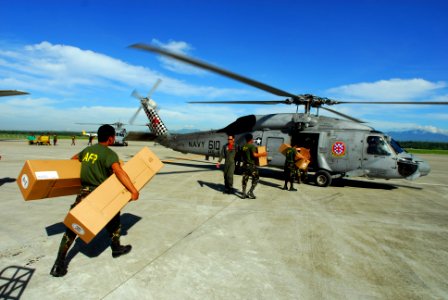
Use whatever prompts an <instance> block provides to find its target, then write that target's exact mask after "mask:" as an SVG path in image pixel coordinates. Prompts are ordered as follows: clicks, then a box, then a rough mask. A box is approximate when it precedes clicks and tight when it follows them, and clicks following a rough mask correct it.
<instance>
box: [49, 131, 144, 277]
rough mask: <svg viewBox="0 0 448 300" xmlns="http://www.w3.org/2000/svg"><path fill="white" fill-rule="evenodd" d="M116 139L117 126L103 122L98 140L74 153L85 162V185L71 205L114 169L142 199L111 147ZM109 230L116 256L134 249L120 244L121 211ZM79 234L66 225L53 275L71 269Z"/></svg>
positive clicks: (82, 170)
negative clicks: (70, 257) (72, 249)
mask: <svg viewBox="0 0 448 300" xmlns="http://www.w3.org/2000/svg"><path fill="white" fill-rule="evenodd" d="M114 142H115V129H114V128H113V127H112V126H110V125H102V126H101V127H100V128H99V129H98V144H96V145H93V146H89V147H87V148H85V149H84V150H82V151H81V152H80V153H79V154H76V155H75V156H73V157H72V159H78V160H79V161H80V162H81V174H80V175H81V176H80V177H81V184H82V189H81V192H80V193H79V195H78V196H77V197H76V200H75V203H73V205H72V206H71V208H73V207H75V206H76V205H77V204H78V203H79V202H81V201H82V200H83V199H84V198H85V197H87V196H88V195H89V194H90V193H91V192H92V191H93V190H95V188H96V187H98V186H99V185H100V184H101V183H102V182H103V181H105V180H106V179H107V178H108V177H109V176H110V175H112V173H115V175H116V176H117V178H118V180H119V181H120V182H121V183H122V184H123V185H124V186H125V187H126V188H127V189H128V190H129V192H131V201H133V200H137V199H138V197H139V192H138V190H137V189H136V188H135V186H134V185H133V184H132V181H131V179H130V178H129V176H128V174H127V173H126V172H125V171H124V170H123V169H122V168H121V165H120V161H119V159H118V155H117V154H116V153H115V152H114V151H112V150H111V149H110V148H109V147H108V146H110V145H113V144H114ZM106 230H107V231H108V232H109V236H110V238H111V248H112V257H114V258H115V257H119V256H121V255H123V254H127V253H129V252H130V251H131V249H132V246H131V245H126V246H123V245H121V244H120V236H121V222H120V212H118V214H117V215H116V216H115V217H113V218H112V220H111V221H110V222H109V223H108V224H107V225H106ZM75 238H76V234H75V233H74V232H73V231H71V230H70V229H69V228H66V231H65V234H64V235H63V236H62V240H61V244H60V246H59V251H58V255H57V258H56V262H55V263H54V266H53V268H52V269H51V272H50V274H51V275H53V276H55V277H61V276H64V275H65V274H66V273H67V266H66V262H65V257H66V255H67V252H68V249H69V248H70V246H71V245H72V243H73V242H74V241H75Z"/></svg>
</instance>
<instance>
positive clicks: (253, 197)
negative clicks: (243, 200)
mask: <svg viewBox="0 0 448 300" xmlns="http://www.w3.org/2000/svg"><path fill="white" fill-rule="evenodd" d="M254 188H255V187H254V186H252V188H251V189H250V191H249V193H248V194H247V196H248V197H249V198H250V199H256V198H257V197H255V195H254Z"/></svg>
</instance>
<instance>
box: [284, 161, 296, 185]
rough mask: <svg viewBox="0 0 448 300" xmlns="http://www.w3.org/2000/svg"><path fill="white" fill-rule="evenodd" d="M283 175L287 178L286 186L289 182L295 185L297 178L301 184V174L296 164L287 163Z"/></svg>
mask: <svg viewBox="0 0 448 300" xmlns="http://www.w3.org/2000/svg"><path fill="white" fill-rule="evenodd" d="M283 175H284V177H285V184H286V183H287V182H291V183H293V182H294V179H295V178H297V179H298V180H299V183H300V172H299V169H298V168H297V167H296V165H295V164H294V163H285V166H284V168H283Z"/></svg>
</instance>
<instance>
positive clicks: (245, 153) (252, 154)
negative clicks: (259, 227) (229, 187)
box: [242, 133, 268, 199]
mask: <svg viewBox="0 0 448 300" xmlns="http://www.w3.org/2000/svg"><path fill="white" fill-rule="evenodd" d="M245 138H246V144H245V145H244V146H243V148H242V157H243V183H242V185H243V196H242V198H243V199H245V198H247V197H249V198H251V199H255V198H256V197H255V195H254V189H255V187H256V186H257V183H258V180H259V178H260V176H259V175H258V168H257V167H256V166H255V158H256V157H262V156H267V155H268V154H267V153H266V152H262V153H257V148H256V147H255V146H254V140H253V136H252V134H250V133H248V134H246V137H245ZM249 177H252V186H251V187H250V190H249V193H247V194H246V187H247V182H248V181H249Z"/></svg>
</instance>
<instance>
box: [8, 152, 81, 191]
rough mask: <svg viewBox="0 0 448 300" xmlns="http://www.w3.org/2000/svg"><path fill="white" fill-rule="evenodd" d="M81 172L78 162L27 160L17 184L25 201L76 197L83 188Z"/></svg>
mask: <svg viewBox="0 0 448 300" xmlns="http://www.w3.org/2000/svg"><path fill="white" fill-rule="evenodd" d="M80 172H81V163H80V162H79V161H77V160H69V159H67V160H27V161H25V164H24V166H23V168H22V171H21V172H20V174H19V177H18V178H17V184H18V186H19V189H20V191H21V192H22V196H23V199H25V200H36V199H43V198H52V197H59V196H67V195H74V194H77V193H79V190H80V188H81V180H80V178H79V174H80Z"/></svg>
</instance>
